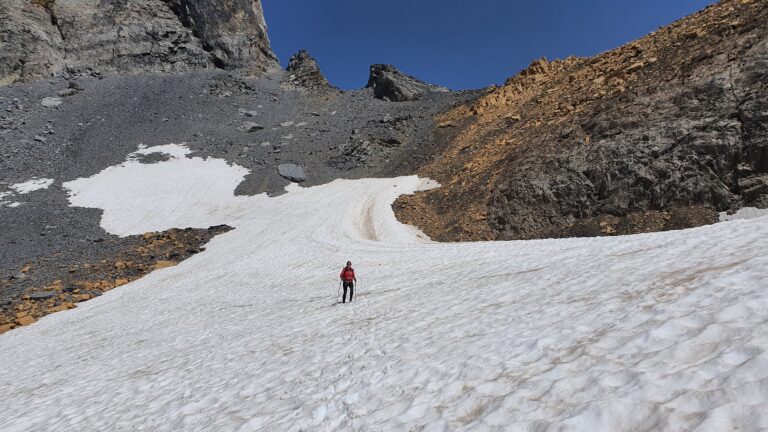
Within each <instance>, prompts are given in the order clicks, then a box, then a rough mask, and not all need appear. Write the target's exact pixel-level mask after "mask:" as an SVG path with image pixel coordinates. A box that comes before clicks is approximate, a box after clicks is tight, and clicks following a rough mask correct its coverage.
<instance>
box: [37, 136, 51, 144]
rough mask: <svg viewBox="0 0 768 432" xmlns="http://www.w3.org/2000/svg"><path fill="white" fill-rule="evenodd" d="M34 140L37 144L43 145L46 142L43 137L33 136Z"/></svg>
mask: <svg viewBox="0 0 768 432" xmlns="http://www.w3.org/2000/svg"><path fill="white" fill-rule="evenodd" d="M34 140H35V141H37V142H39V143H44V142H46V141H48V140H47V139H45V137H42V136H40V135H35V137H34Z"/></svg>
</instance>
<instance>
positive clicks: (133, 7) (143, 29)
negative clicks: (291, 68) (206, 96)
mask: <svg viewBox="0 0 768 432" xmlns="http://www.w3.org/2000/svg"><path fill="white" fill-rule="evenodd" d="M276 67H278V63H277V60H276V57H275V55H274V54H273V53H272V51H271V49H270V45H269V39H268V36H267V31H266V24H265V22H264V14H263V11H262V8H261V2H260V0H219V1H214V0H200V1H192V0H131V1H129V0H67V1H63V0H59V1H56V0H4V1H3V2H2V3H0V84H8V83H13V82H25V81H32V80H35V79H41V78H47V77H50V76H54V75H64V74H66V75H79V74H99V73H138V72H181V71H187V70H193V69H206V68H219V69H226V70H241V71H243V72H245V73H248V74H254V75H256V74H259V73H262V72H264V71H267V70H269V69H272V68H276Z"/></svg>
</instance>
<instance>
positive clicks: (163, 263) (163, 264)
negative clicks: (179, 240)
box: [155, 260, 176, 270]
mask: <svg viewBox="0 0 768 432" xmlns="http://www.w3.org/2000/svg"><path fill="white" fill-rule="evenodd" d="M175 265H176V263H175V262H173V261H166V260H161V261H157V262H156V263H155V270H160V269H164V268H167V267H173V266H175Z"/></svg>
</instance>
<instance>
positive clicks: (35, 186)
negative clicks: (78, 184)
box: [9, 178, 54, 195]
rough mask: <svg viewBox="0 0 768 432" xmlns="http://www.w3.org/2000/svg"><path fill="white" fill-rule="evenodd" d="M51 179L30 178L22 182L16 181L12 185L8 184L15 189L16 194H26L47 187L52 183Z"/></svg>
mask: <svg viewBox="0 0 768 432" xmlns="http://www.w3.org/2000/svg"><path fill="white" fill-rule="evenodd" d="M53 182H54V180H53V179H46V178H41V179H32V180H29V181H25V182H24V183H16V184H14V185H11V186H9V188H10V189H12V190H13V191H15V192H16V193H18V194H21V195H26V194H28V193H30V192H34V191H39V190H43V189H48V187H50V186H51V185H52V184H53Z"/></svg>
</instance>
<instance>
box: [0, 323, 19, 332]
mask: <svg viewBox="0 0 768 432" xmlns="http://www.w3.org/2000/svg"><path fill="white" fill-rule="evenodd" d="M14 328H16V324H13V323H11V324H3V325H0V334H3V333H5V332H7V331H8V330H13V329H14Z"/></svg>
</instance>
